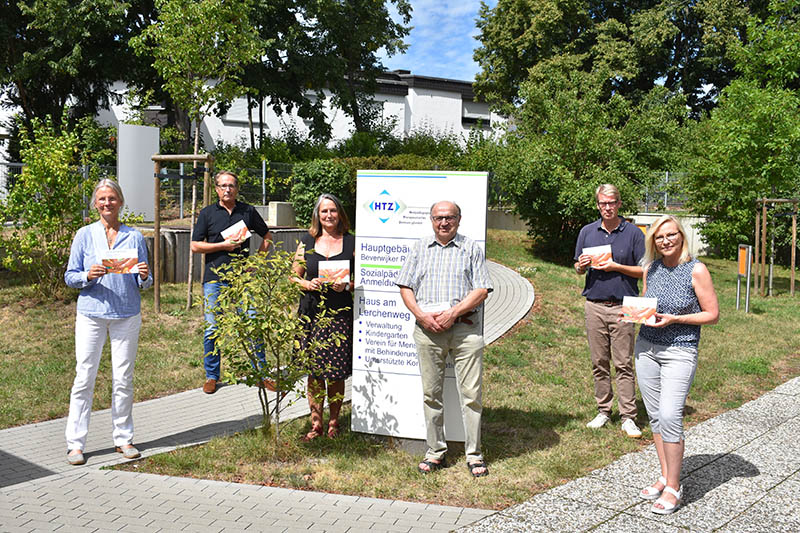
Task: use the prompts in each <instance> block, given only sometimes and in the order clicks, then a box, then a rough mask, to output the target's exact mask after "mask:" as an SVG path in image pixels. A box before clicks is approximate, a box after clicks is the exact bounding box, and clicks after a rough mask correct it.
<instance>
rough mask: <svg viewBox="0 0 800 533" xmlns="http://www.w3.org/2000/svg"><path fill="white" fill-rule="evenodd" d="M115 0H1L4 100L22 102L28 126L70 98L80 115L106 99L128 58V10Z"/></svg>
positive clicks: (55, 114) (56, 117)
mask: <svg viewBox="0 0 800 533" xmlns="http://www.w3.org/2000/svg"><path fill="white" fill-rule="evenodd" d="M126 7H127V4H125V3H124V2H119V1H117V0H58V1H47V0H29V1H15V0H9V1H3V2H0V41H2V43H3V44H2V46H0V65H2V71H0V87H1V88H2V95H3V101H2V104H3V105H5V106H8V107H14V108H19V109H20V110H21V114H22V119H23V122H24V124H25V125H26V127H28V128H30V126H31V124H32V122H31V121H32V119H33V118H36V117H38V118H40V119H44V118H45V117H46V116H50V117H51V118H52V120H53V121H54V122H55V123H56V124H58V123H59V122H60V120H61V117H62V109H63V108H64V106H65V105H66V104H67V103H68V102H69V103H70V105H71V106H72V108H73V113H74V114H75V115H78V116H83V115H86V114H94V113H95V112H96V111H97V109H98V108H100V107H102V106H105V105H107V98H108V94H109V85H110V84H111V82H113V81H114V80H116V79H121V77H122V73H123V69H124V65H125V61H124V59H123V56H124V48H125V42H124V40H123V39H122V38H121V37H122V36H123V34H124V30H125V24H124V16H125V9H126Z"/></svg>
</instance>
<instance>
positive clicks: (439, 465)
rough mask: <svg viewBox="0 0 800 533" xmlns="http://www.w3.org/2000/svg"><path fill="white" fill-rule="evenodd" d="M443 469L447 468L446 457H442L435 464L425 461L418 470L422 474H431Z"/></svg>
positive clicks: (428, 460)
mask: <svg viewBox="0 0 800 533" xmlns="http://www.w3.org/2000/svg"><path fill="white" fill-rule="evenodd" d="M422 465H426V466H427V467H428V469H427V470H425V469H424V468H422ZM442 468H447V460H446V459H445V458H444V457H442V458H441V460H440V461H439V462H438V463H434V462H433V461H431V460H430V459H425V460H423V461H422V462H421V463H420V464H418V465H417V470H419V471H420V473H421V474H430V473H431V472H435V471H436V470H441V469H442Z"/></svg>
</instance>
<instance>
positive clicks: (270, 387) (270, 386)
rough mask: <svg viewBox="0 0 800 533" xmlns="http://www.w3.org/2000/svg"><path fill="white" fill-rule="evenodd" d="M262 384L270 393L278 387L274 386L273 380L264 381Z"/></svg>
mask: <svg viewBox="0 0 800 533" xmlns="http://www.w3.org/2000/svg"><path fill="white" fill-rule="evenodd" d="M262 384H263V385H264V388H265V389H267V390H268V391H270V392H275V391H277V390H278V387H277V386H276V385H275V381H274V380H271V379H265V380H264V381H263V382H262Z"/></svg>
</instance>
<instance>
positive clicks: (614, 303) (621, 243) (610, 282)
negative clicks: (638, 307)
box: [574, 184, 644, 438]
mask: <svg viewBox="0 0 800 533" xmlns="http://www.w3.org/2000/svg"><path fill="white" fill-rule="evenodd" d="M595 197H596V198H597V207H598V209H599V210H600V220H598V221H596V222H592V223H591V224H587V225H586V226H584V227H583V228H582V229H581V232H580V234H579V235H578V242H577V243H576V244H575V257H574V259H575V270H576V271H577V272H578V274H586V285H585V286H584V289H583V296H585V297H586V304H585V306H584V309H585V312H586V337H587V338H588V340H589V352H590V353H591V357H592V375H593V376H594V397H595V400H596V401H597V411H598V413H597V416H596V417H595V418H594V419H593V420H592V421H591V422H589V423H588V424H586V425H587V427H590V428H593V429H597V428H601V427H603V426H604V425H605V424H606V423H607V422H608V421H609V419H610V418H611V405H612V400H613V398H614V393H613V391H612V388H611V362H613V363H614V369H615V373H616V381H617V396H618V398H617V403H618V405H619V412H620V418H621V419H622V429H623V431H625V433H626V434H627V435H628V436H629V437H633V438H638V437H641V436H642V432H641V431H640V430H639V428H638V427H637V426H636V422H635V421H634V419H635V418H636V388H635V384H634V375H633V344H634V326H633V324H632V323H627V322H619V320H618V318H619V313H620V306H621V305H622V298H623V297H625V296H638V295H639V281H638V280H639V279H640V278H641V277H642V267H641V266H640V265H639V261H640V260H641V259H642V256H643V255H644V235H643V234H642V232H641V230H640V229H639V228H638V227H636V226H635V225H633V224H631V223H629V222H628V221H626V220H625V219H624V218H622V217H620V216H619V208H620V206H621V205H622V202H621V201H620V196H619V190H618V189H617V188H616V187H615V186H614V185H609V184H605V185H601V186H600V187H598V188H597V191H596V192H595ZM606 245H608V246H610V256H609V255H608V249H607V248H606V249H603V248H599V249H598V248H597V247H601V246H606ZM587 248H594V250H587ZM587 252H588V253H587ZM593 256H594V258H595V259H594V262H593V260H592V257H593ZM593 263H594V264H593Z"/></svg>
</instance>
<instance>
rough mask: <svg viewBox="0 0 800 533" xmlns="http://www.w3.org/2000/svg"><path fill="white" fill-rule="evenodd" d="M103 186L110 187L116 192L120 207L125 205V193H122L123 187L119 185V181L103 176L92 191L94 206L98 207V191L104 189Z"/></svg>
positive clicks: (92, 203) (92, 204)
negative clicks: (96, 203) (96, 204)
mask: <svg viewBox="0 0 800 533" xmlns="http://www.w3.org/2000/svg"><path fill="white" fill-rule="evenodd" d="M103 187H108V188H109V189H111V190H112V191H114V194H116V195H117V198H119V202H120V207H122V206H124V205H125V195H124V194H122V187H120V186H119V183H117V182H116V181H114V180H112V179H111V178H103V179H101V180H100V181H98V182H97V185H95V186H94V190H93V191H92V199H91V202H90V203H91V206H92V207H94V208H95V209H97V208H96V207H95V202H97V191H98V190H100V189H102V188H103Z"/></svg>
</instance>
